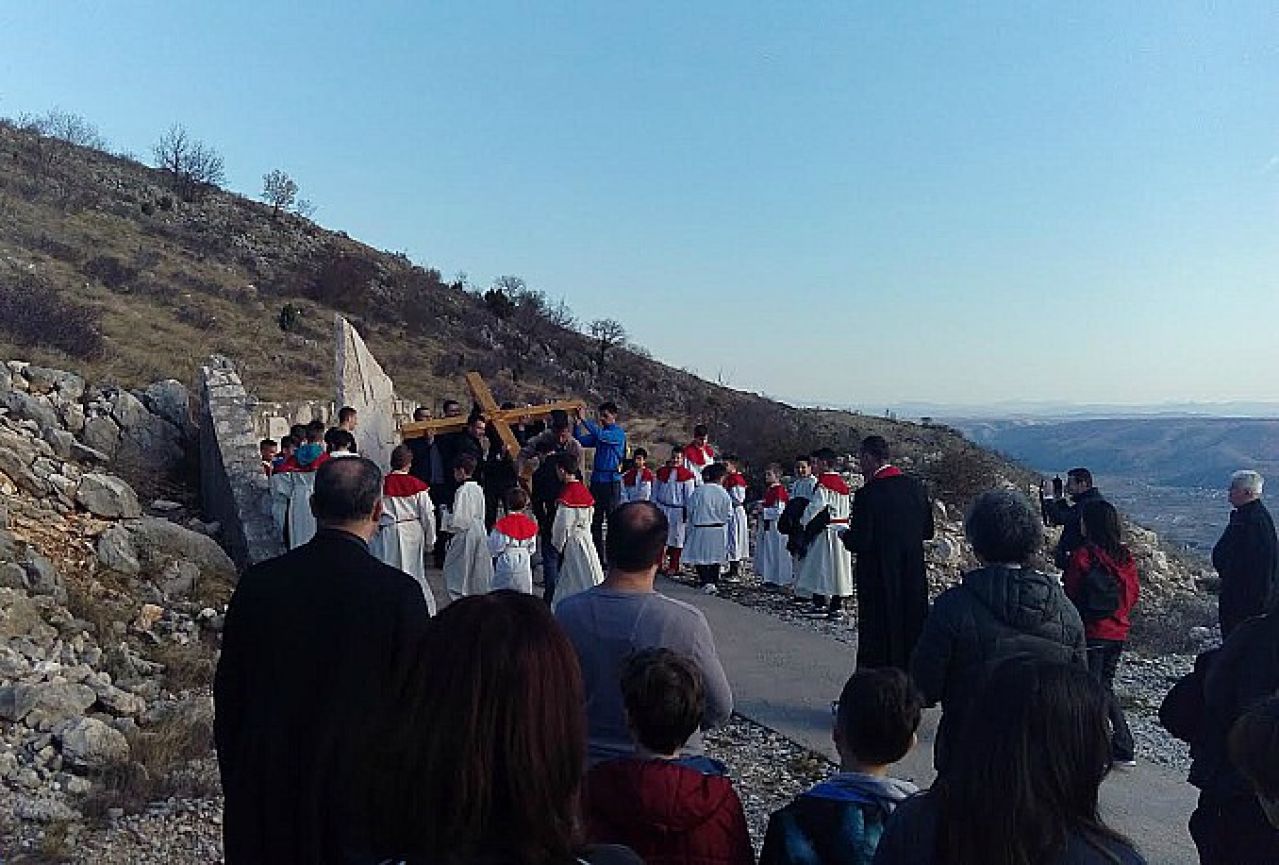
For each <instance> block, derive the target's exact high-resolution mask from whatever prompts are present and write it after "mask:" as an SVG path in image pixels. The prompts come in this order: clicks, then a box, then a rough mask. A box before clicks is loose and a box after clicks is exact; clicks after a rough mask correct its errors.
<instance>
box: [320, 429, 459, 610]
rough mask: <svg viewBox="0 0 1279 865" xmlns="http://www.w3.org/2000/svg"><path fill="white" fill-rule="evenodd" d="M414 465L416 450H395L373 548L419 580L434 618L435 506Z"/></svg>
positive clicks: (385, 483)
mask: <svg viewBox="0 0 1279 865" xmlns="http://www.w3.org/2000/svg"><path fill="white" fill-rule="evenodd" d="M334 456H336V454H335V455H334ZM412 466H413V451H411V450H410V449H409V448H408V446H407V445H400V446H399V447H397V448H396V449H395V450H393V451H391V472H390V474H388V475H387V476H386V477H385V478H383V479H382V519H381V520H380V521H379V525H378V532H377V535H375V536H374V538H373V543H371V544H370V545H369V549H370V552H372V553H373V555H375V556H377V557H378V558H379V559H381V560H382V561H383V562H385V563H386V564H388V565H390V566H391V567H393V568H399V569H400V570H401V571H404V573H406V574H408V575H409V576H410V577H412V578H413V579H415V580H417V582H418V585H420V586H421V587H422V595H423V597H425V598H426V608H427V610H429V611H430V613H431V615H432V616H434V615H435V595H433V594H432V593H431V587H430V585H428V584H427V581H426V553H427V551H428V550H430V549H431V547H433V546H435V503H434V502H432V501H431V493H430V488H429V487H428V486H427V485H426V482H425V481H422V480H420V479H419V478H416V477H414V476H413V475H411V474H409V469H410V468H411V467H412Z"/></svg>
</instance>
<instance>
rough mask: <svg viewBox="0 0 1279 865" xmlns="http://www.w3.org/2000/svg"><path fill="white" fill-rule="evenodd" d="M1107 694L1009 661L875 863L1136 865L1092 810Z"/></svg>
mask: <svg viewBox="0 0 1279 865" xmlns="http://www.w3.org/2000/svg"><path fill="white" fill-rule="evenodd" d="M1109 768H1110V738H1109V734H1108V731H1107V729H1106V696H1105V693H1104V692H1103V691H1102V689H1101V687H1100V686H1099V685H1098V684H1097V683H1096V681H1094V680H1093V678H1092V676H1090V675H1089V674H1088V672H1087V671H1085V670H1082V669H1080V668H1078V667H1075V666H1070V665H1066V664H1055V663H1050V662H1043V661H1031V660H1021V659H1014V660H1011V661H1006V662H1004V663H1003V664H1001V665H999V666H998V667H997V668H996V669H995V670H994V671H993V672H992V674H991V676H990V678H989V680H988V682H987V685H986V687H985V688H984V690H983V692H982V693H981V695H980V697H979V699H978V700H976V701H975V703H974V704H973V708H972V711H971V713H970V714H969V716H968V718H967V722H966V724H965V726H964V729H963V732H962V734H961V736H960V738H959V741H958V742H957V743H956V747H955V749H954V751H953V752H952V755H951V766H950V770H949V771H948V772H947V773H946V774H945V775H944V776H942V777H941V778H939V779H938V781H937V783H936V784H934V785H933V787H932V789H931V790H929V791H928V792H927V793H924V794H923V795H920V796H916V797H915V798H914V799H910V800H907V801H906V802H904V803H903V804H901V805H899V806H898V807H897V811H896V812H895V813H894V814H893V817H892V819H890V820H889V823H888V828H887V829H886V830H885V832H884V836H883V838H881V839H880V842H879V849H878V851H877V853H876V855H875V865H1141V863H1144V862H1145V860H1144V859H1142V857H1141V856H1140V855H1138V853H1137V852H1136V850H1134V849H1133V846H1132V844H1131V843H1129V842H1128V841H1127V840H1126V839H1124V838H1123V837H1122V836H1120V835H1119V834H1118V833H1116V832H1115V831H1114V830H1112V829H1110V828H1109V827H1108V826H1106V824H1105V823H1104V822H1102V819H1101V817H1100V815H1099V814H1098V810H1097V791H1098V788H1099V787H1100V786H1101V782H1102V779H1104V778H1105V777H1106V773H1107V771H1108V770H1109Z"/></svg>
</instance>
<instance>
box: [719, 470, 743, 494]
mask: <svg viewBox="0 0 1279 865" xmlns="http://www.w3.org/2000/svg"><path fill="white" fill-rule="evenodd" d="M744 486H746V478H744V477H742V474H741V472H733V473H732V474H730V475H728V476H726V477H725V478H724V483H723V487H724V489H726V490H731V489H733V488H734V487H744Z"/></svg>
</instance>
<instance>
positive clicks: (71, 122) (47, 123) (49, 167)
mask: <svg viewBox="0 0 1279 865" xmlns="http://www.w3.org/2000/svg"><path fill="white" fill-rule="evenodd" d="M17 125H18V128H19V129H21V130H22V131H23V132H26V133H28V138H27V140H26V142H25V143H24V147H23V151H24V155H25V157H26V160H27V163H28V164H29V165H30V166H31V168H33V169H34V170H35V172H36V173H37V174H40V175H46V174H49V173H51V172H52V171H53V170H54V169H55V168H56V167H57V166H58V165H60V164H61V163H62V162H64V161H65V160H66V159H67V157H68V156H69V155H70V153H71V150H72V148H74V147H91V148H93V149H94V150H103V149H105V148H106V140H105V139H103V137H102V135H101V134H100V133H99V132H98V127H96V126H94V125H93V124H92V123H90V122H89V121H88V120H86V119H85V118H84V117H82V116H80V115H79V114H72V113H71V112H70V111H63V110H62V109H61V108H53V109H50V110H49V111H48V112H46V113H45V114H41V115H34V114H24V115H22V116H21V117H19V118H18V124H17Z"/></svg>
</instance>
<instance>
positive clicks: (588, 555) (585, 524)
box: [551, 501, 604, 610]
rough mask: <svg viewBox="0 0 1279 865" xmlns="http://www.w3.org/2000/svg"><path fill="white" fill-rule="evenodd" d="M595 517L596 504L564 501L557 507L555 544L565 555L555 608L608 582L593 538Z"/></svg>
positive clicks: (554, 529)
mask: <svg viewBox="0 0 1279 865" xmlns="http://www.w3.org/2000/svg"><path fill="white" fill-rule="evenodd" d="M594 516H595V508H593V507H586V508H581V507H573V506H571V505H566V504H564V502H563V501H561V502H560V503H559V507H557V508H556V509H555V525H554V526H553V527H552V528H551V544H552V545H553V546H554V547H555V549H556V550H558V551H559V553H560V555H561V556H562V558H561V559H560V572H559V577H557V578H556V580H555V595H554V597H552V598H551V609H552V610H553V609H555V608H556V607H558V606H559V604H560V601H562V600H564V599H565V598H571V597H572V596H573V595H576V594H577V593H578V592H584V591H586V590H587V589H589V588H590V587H591V586H598V585H599V584H600V583H602V582H604V569H603V568H602V567H600V557H599V553H597V552H595V544H594V542H592V541H591V519H592V518H593V517H594Z"/></svg>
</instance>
